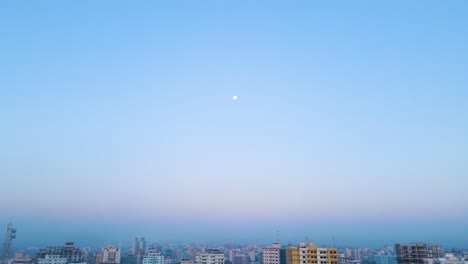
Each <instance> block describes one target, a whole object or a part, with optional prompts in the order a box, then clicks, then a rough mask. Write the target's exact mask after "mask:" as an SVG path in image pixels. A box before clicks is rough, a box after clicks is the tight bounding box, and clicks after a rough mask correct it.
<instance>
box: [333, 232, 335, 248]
mask: <svg viewBox="0 0 468 264" xmlns="http://www.w3.org/2000/svg"><path fill="white" fill-rule="evenodd" d="M333 247H334V248H335V247H336V246H335V234H333Z"/></svg>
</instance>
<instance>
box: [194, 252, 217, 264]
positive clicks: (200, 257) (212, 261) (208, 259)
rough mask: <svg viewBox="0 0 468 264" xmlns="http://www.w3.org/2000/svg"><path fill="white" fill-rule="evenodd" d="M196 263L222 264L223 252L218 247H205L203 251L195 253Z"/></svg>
mask: <svg viewBox="0 0 468 264" xmlns="http://www.w3.org/2000/svg"><path fill="white" fill-rule="evenodd" d="M195 263H196V264H224V253H223V252H222V251H220V250H218V249H207V250H205V252H201V253H197V255H196V256H195Z"/></svg>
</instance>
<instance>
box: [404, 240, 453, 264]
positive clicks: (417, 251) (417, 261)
mask: <svg viewBox="0 0 468 264" xmlns="http://www.w3.org/2000/svg"><path fill="white" fill-rule="evenodd" d="M395 251H396V255H397V260H398V263H399V264H422V263H424V262H426V260H427V259H435V258H443V257H444V251H443V248H442V246H441V245H431V244H423V243H411V244H396V245H395Z"/></svg>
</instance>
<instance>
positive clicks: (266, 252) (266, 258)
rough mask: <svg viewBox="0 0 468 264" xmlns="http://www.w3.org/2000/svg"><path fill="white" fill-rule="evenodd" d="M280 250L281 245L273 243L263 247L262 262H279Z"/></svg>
mask: <svg viewBox="0 0 468 264" xmlns="http://www.w3.org/2000/svg"><path fill="white" fill-rule="evenodd" d="M280 251H281V245H280V244H279V243H274V244H273V245H272V246H270V247H264V248H263V249H262V252H263V264H280Z"/></svg>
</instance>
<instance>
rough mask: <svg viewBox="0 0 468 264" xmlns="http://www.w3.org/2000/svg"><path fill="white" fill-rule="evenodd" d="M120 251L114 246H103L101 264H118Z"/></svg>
mask: <svg viewBox="0 0 468 264" xmlns="http://www.w3.org/2000/svg"><path fill="white" fill-rule="evenodd" d="M121 252H122V251H121V250H120V248H116V247H114V246H108V247H107V248H104V249H103V250H102V262H101V264H120V257H121Z"/></svg>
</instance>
